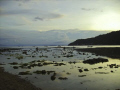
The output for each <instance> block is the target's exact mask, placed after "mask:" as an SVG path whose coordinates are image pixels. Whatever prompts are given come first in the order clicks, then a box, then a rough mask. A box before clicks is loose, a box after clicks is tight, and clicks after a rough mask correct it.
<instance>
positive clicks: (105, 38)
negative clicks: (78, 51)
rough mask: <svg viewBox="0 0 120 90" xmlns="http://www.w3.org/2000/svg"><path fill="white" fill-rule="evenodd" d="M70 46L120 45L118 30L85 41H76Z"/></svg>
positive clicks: (119, 31)
mask: <svg viewBox="0 0 120 90" xmlns="http://www.w3.org/2000/svg"><path fill="white" fill-rule="evenodd" d="M68 45H69V46H72V45H120V30H118V31H112V32H110V33H107V34H103V35H99V36H96V37H92V38H87V39H77V40H76V41H74V42H72V43H70V44H68Z"/></svg>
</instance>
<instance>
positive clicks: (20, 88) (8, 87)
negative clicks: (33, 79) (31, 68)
mask: <svg viewBox="0 0 120 90" xmlns="http://www.w3.org/2000/svg"><path fill="white" fill-rule="evenodd" d="M0 90H41V89H40V88H37V87H35V86H34V85H33V84H31V83H30V82H29V81H26V80H25V79H22V78H20V77H19V76H17V75H13V74H10V73H8V72H5V71H4V69H3V68H2V67H0Z"/></svg>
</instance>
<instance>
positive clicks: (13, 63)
mask: <svg viewBox="0 0 120 90" xmlns="http://www.w3.org/2000/svg"><path fill="white" fill-rule="evenodd" d="M9 64H11V65H17V64H18V63H17V62H12V63H9Z"/></svg>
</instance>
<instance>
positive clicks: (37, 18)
mask: <svg viewBox="0 0 120 90" xmlns="http://www.w3.org/2000/svg"><path fill="white" fill-rule="evenodd" d="M34 20H35V21H37V20H40V21H43V20H44V18H40V17H38V16H37V17H35V18H34Z"/></svg>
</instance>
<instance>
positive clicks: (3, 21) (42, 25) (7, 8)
mask: <svg viewBox="0 0 120 90" xmlns="http://www.w3.org/2000/svg"><path fill="white" fill-rule="evenodd" d="M119 29H120V0H0V32H1V33H3V31H4V30H8V31H10V30H12V31H11V32H9V33H12V32H14V31H19V30H20V31H28V32H29V31H42V32H46V31H51V30H56V31H57V30H78V31H79V30H96V31H98V30H99V31H104V30H106V31H109V30H119ZM28 32H27V33H28ZM63 32H64V31H63ZM4 33H5V32H4ZM7 35H8V33H7ZM2 36H3V35H2ZM1 38H2V40H3V37H1ZM14 38H15V37H14Z"/></svg>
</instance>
